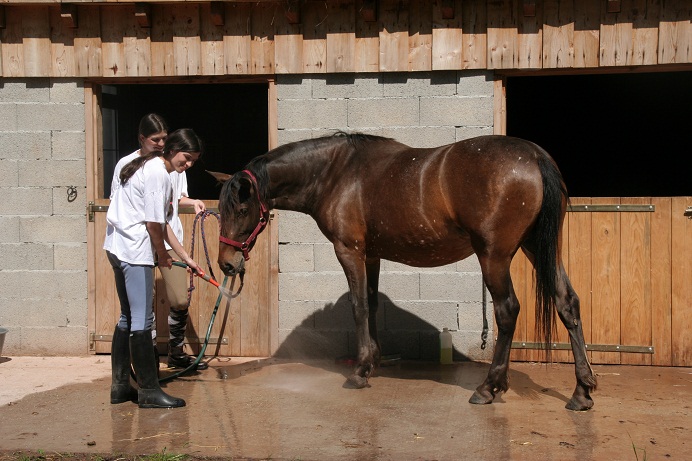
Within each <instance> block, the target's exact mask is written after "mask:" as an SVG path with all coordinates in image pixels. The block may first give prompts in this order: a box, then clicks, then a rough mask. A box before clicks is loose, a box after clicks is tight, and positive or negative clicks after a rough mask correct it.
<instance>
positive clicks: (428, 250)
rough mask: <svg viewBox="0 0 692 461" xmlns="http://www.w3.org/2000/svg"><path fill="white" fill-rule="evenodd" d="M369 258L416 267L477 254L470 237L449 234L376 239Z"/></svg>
mask: <svg viewBox="0 0 692 461" xmlns="http://www.w3.org/2000/svg"><path fill="white" fill-rule="evenodd" d="M367 253H368V254H367V256H368V257H374V258H381V259H387V260H389V261H394V262H398V263H402V264H406V265H408V266H414V267H438V266H444V265H447V264H452V263H454V262H457V261H460V260H462V259H464V258H468V257H469V256H471V255H472V254H473V248H471V242H470V240H469V239H468V237H467V236H460V235H447V236H445V237H443V238H439V237H436V236H416V237H415V238H402V237H401V236H399V237H398V238H397V237H394V236H390V237H389V238H387V237H384V238H375V239H373V240H372V241H371V243H370V245H368V252H367Z"/></svg>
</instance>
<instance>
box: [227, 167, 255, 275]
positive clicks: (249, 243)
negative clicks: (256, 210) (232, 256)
mask: <svg viewBox="0 0 692 461" xmlns="http://www.w3.org/2000/svg"><path fill="white" fill-rule="evenodd" d="M242 172H243V173H245V174H247V175H248V176H249V177H250V181H251V182H252V185H253V186H255V192H256V193H257V201H258V202H259V204H260V219H259V222H258V223H257V226H255V230H253V231H252V233H251V234H250V236H249V237H248V238H247V239H246V240H245V241H244V242H242V243H241V242H238V241H236V240H231V239H229V238H227V237H224V236H223V235H221V233H220V232H219V241H220V242H222V243H225V244H226V245H230V246H232V247H234V248H237V249H238V250H240V251H242V252H243V257H244V258H245V261H247V260H248V259H250V250H251V249H252V247H253V245H254V244H255V240H257V236H258V235H259V234H260V233H262V231H263V230H264V228H265V227H267V218H266V215H267V206H266V205H265V204H264V202H263V201H262V198H261V197H260V193H259V186H258V185H257V178H255V175H254V174H252V172H251V171H250V170H243V171H242Z"/></svg>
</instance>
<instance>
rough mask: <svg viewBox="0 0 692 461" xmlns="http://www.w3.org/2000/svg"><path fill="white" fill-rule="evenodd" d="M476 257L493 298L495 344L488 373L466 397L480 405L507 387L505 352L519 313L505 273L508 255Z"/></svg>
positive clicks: (508, 274) (508, 263)
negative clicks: (470, 394)
mask: <svg viewBox="0 0 692 461" xmlns="http://www.w3.org/2000/svg"><path fill="white" fill-rule="evenodd" d="M478 259H479V261H480V263H481V270H482V272H483V280H484V281H485V284H486V286H487V287H488V290H489V291H490V296H491V297H492V299H493V309H494V312H495V324H496V325H497V343H496V344H495V352H494V354H493V362H492V364H491V365H490V370H489V371H488V376H487V377H486V378H485V381H484V382H483V384H481V385H480V386H478V388H477V389H476V392H474V393H473V395H472V396H471V398H470V399H469V402H471V403H475V404H484V403H492V401H493V399H494V398H495V395H496V394H498V393H500V392H505V391H507V389H508V388H509V375H508V372H509V352H510V349H511V347H512V337H513V336H514V329H515V328H516V324H517V317H518V316H519V300H517V296H516V294H515V293H514V287H513V286H512V279H511V278H510V273H509V266H510V263H511V257H502V258H497V259H493V258H491V257H489V256H487V255H486V256H480V255H479V257H478Z"/></svg>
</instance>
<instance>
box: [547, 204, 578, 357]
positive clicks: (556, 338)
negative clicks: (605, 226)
mask: <svg viewBox="0 0 692 461" xmlns="http://www.w3.org/2000/svg"><path fill="white" fill-rule="evenodd" d="M572 216H573V213H566V214H565V220H564V222H563V227H562V246H561V251H560V257H561V258H562V264H563V266H564V268H565V270H567V268H568V267H569V258H570V252H569V247H570V234H569V227H570V225H571V221H572ZM558 270H559V267H558ZM555 326H556V328H555V334H554V335H553V342H556V343H564V344H569V343H570V339H569V332H568V331H567V328H566V327H565V325H564V323H562V320H560V316H559V315H558V313H557V312H555ZM551 359H552V361H553V362H573V361H574V359H573V358H572V351H553V353H552V356H551Z"/></svg>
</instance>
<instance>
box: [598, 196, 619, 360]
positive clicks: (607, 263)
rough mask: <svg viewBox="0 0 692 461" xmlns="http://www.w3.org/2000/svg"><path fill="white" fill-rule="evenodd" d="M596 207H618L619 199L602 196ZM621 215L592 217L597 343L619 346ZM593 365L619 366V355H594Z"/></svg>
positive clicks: (610, 214) (599, 214) (609, 214)
mask: <svg viewBox="0 0 692 461" xmlns="http://www.w3.org/2000/svg"><path fill="white" fill-rule="evenodd" d="M592 203H593V204H594V205H600V204H608V205H612V204H618V203H620V199H619V198H615V197H605V198H602V197H599V198H594V199H592ZM620 215H621V214H620V213H617V212H599V213H594V215H593V217H592V225H593V227H592V231H591V232H592V237H591V243H592V247H591V248H592V253H593V256H592V262H593V266H592V267H593V271H592V280H591V286H592V293H593V294H592V303H593V304H592V322H593V326H594V328H593V330H592V333H591V339H592V341H593V343H595V344H620V309H619V308H618V307H619V305H620V273H619V268H620V229H621V226H620ZM592 359H593V361H594V363H615V364H617V363H620V357H619V354H613V353H610V352H593V353H592Z"/></svg>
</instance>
